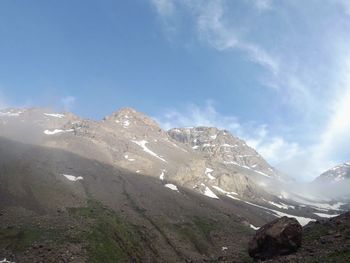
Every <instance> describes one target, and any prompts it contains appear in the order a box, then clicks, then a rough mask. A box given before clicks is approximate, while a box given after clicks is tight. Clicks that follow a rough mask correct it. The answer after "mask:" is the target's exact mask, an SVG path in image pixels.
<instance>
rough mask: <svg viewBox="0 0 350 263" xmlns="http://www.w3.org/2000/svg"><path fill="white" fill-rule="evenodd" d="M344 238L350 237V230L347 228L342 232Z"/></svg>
mask: <svg viewBox="0 0 350 263" xmlns="http://www.w3.org/2000/svg"><path fill="white" fill-rule="evenodd" d="M344 238H345V239H350V230H347V231H345V232H344Z"/></svg>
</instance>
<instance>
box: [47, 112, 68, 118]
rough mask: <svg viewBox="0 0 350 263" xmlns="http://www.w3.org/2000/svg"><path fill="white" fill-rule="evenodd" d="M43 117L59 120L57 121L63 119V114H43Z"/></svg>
mask: <svg viewBox="0 0 350 263" xmlns="http://www.w3.org/2000/svg"><path fill="white" fill-rule="evenodd" d="M44 115H45V116H49V117H54V118H59V119H62V118H63V117H64V114H59V113H44Z"/></svg>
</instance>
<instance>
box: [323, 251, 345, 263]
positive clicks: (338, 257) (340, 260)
mask: <svg viewBox="0 0 350 263" xmlns="http://www.w3.org/2000/svg"><path fill="white" fill-rule="evenodd" d="M327 259H328V260H329V262H337V263H348V262H350V250H343V251H338V252H333V253H331V254H330V255H329V256H328V258H327Z"/></svg>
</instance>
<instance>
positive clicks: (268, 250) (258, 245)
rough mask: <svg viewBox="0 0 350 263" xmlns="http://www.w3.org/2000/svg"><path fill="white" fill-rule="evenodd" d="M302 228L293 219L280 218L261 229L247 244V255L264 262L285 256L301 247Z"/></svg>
mask: <svg viewBox="0 0 350 263" xmlns="http://www.w3.org/2000/svg"><path fill="white" fill-rule="evenodd" d="M301 239H302V226H301V225H300V224H299V222H298V221H297V220H296V219H295V218H289V217H286V216H284V217H281V218H278V219H275V220H273V221H272V222H270V223H268V224H266V225H264V226H263V227H261V228H260V229H259V230H258V231H257V232H256V234H255V236H254V237H253V239H252V240H251V241H250V242H249V247H248V252H249V255H250V256H251V257H253V258H255V259H261V260H266V259H269V258H273V257H274V256H278V255H287V254H290V253H293V252H295V251H297V249H298V248H299V247H300V246H301Z"/></svg>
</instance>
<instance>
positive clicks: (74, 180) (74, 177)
mask: <svg viewBox="0 0 350 263" xmlns="http://www.w3.org/2000/svg"><path fill="white" fill-rule="evenodd" d="M62 175H63V176H64V177H66V178H67V179H68V180H69V181H72V182H76V181H79V180H83V179H84V178H83V177H82V176H78V177H77V176H74V175H69V174H62Z"/></svg>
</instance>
